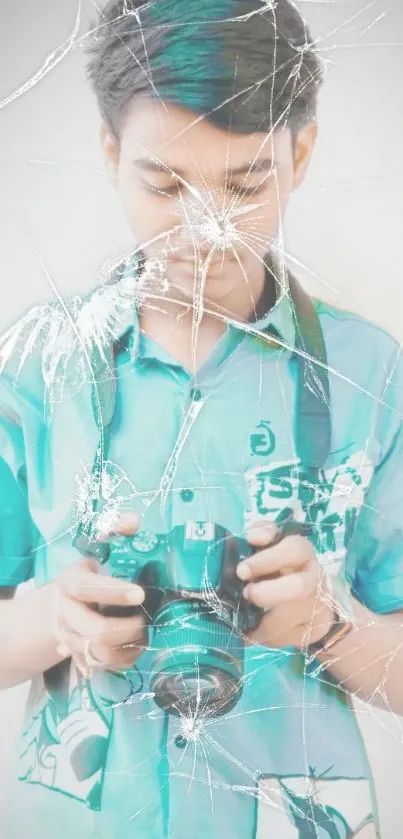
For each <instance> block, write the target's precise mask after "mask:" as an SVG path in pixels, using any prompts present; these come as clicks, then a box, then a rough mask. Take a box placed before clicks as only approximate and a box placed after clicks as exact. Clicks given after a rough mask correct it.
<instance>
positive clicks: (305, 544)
mask: <svg viewBox="0 0 403 839" xmlns="http://www.w3.org/2000/svg"><path fill="white" fill-rule="evenodd" d="M276 533H277V528H276V526H275V525H271V524H267V525H265V524H264V523H263V524H262V522H256V523H255V524H253V525H252V527H251V528H250V530H249V531H248V534H247V539H248V542H249V543H250V544H251V545H253V546H254V547H255V548H261V549H262V550H259V551H257V552H256V553H255V554H254V555H253V556H250V557H248V559H247V560H244V561H243V562H240V563H239V565H238V567H237V574H238V576H239V578H240V579H241V580H243V581H245V588H244V592H243V594H244V597H245V598H246V599H247V600H248V602H250V603H254V604H255V605H256V606H260V607H262V608H263V609H268V610H269V611H268V612H267V613H266V614H265V615H263V617H262V619H261V621H260V623H259V625H258V627H257V628H256V629H255V630H253V632H250V633H249V634H248V635H247V637H246V639H245V640H246V642H249V643H251V644H261V645H263V646H267V647H273V648H277V647H296V648H298V649H304V648H305V647H306V646H307V645H308V644H312V643H314V642H316V641H319V640H320V639H321V638H323V637H324V635H325V634H326V633H327V631H328V630H329V629H330V626H331V624H332V622H333V610H332V607H331V605H329V604H326V603H325V602H324V600H323V595H322V598H321V596H320V593H321V581H322V574H323V572H322V569H321V566H320V564H319V561H318V558H317V556H316V553H315V550H314V548H313V546H312V544H311V543H310V542H309V540H308V539H306V538H305V537H303V536H288V537H285V538H284V539H283V540H282V541H281V542H279V543H278V544H276V545H273V546H271V547H270V545H271V542H273V541H274V539H275V537H276Z"/></svg>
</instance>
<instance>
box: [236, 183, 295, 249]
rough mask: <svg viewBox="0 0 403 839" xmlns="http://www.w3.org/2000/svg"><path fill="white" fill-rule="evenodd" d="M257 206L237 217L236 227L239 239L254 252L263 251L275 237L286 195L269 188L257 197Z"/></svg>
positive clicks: (285, 204) (282, 214) (284, 207)
mask: <svg viewBox="0 0 403 839" xmlns="http://www.w3.org/2000/svg"><path fill="white" fill-rule="evenodd" d="M254 203H255V204H256V205H257V206H256V207H255V208H254V209H252V210H251V211H250V213H247V214H245V216H243V217H241V218H240V219H238V221H237V224H236V228H237V230H238V233H239V235H240V237H241V239H243V238H244V241H245V243H247V244H248V245H249V246H250V247H253V249H254V251H255V252H260V251H264V250H265V247H266V246H267V245H268V244H270V241H271V240H273V239H275V238H276V236H277V234H278V230H279V227H280V223H281V220H282V218H283V216H284V213H285V210H286V207H287V203H288V195H287V194H285V193H282V192H280V191H277V190H276V189H275V188H274V189H271V190H270V191H269V192H268V193H267V194H265V195H264V197H260V196H259V197H257V198H256V202H254Z"/></svg>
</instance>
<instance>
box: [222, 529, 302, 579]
mask: <svg viewBox="0 0 403 839" xmlns="http://www.w3.org/2000/svg"><path fill="white" fill-rule="evenodd" d="M314 559H315V551H314V549H313V547H312V545H311V543H310V542H309V541H308V540H307V539H304V538H303V537H302V536H289V537H288V538H287V539H283V541H282V542H279V543H278V544H277V545H274V546H273V547H271V548H266V549H265V550H262V551H258V552H257V553H256V554H253V556H250V557H248V559H246V560H243V561H242V562H240V563H239V565H238V566H237V569H236V570H237V575H238V577H239V578H240V579H241V580H253V579H259V578H260V577H267V576H268V575H270V574H275V573H276V572H279V573H280V574H281V573H282V574H287V573H290V572H292V571H298V570H299V569H301V568H303V567H304V566H305V565H306V564H307V563H308V562H310V561H312V560H314Z"/></svg>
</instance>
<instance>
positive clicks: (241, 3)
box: [87, 0, 323, 138]
mask: <svg viewBox="0 0 403 839" xmlns="http://www.w3.org/2000/svg"><path fill="white" fill-rule="evenodd" d="M87 54H88V57H89V61H88V65H87V75H88V78H89V79H90V81H91V83H92V86H93V89H94V91H95V94H96V97H97V101H98V106H99V109H100V112H101V116H102V118H103V120H104V122H105V123H106V124H107V125H108V127H109V128H110V129H111V130H112V132H113V133H114V135H115V137H116V138H119V134H120V130H121V128H122V123H123V120H124V116H125V112H126V109H127V106H128V105H129V103H130V102H131V101H132V99H133V98H135V97H136V96H144V95H146V96H151V97H159V98H161V99H162V100H164V101H166V102H168V101H169V102H172V103H174V104H177V105H181V106H182V107H184V108H187V109H189V110H192V111H194V112H197V113H198V114H204V115H205V116H206V117H207V119H209V120H210V121H211V122H212V123H214V124H215V125H217V126H219V127H221V128H225V129H227V130H231V131H234V132H243V133H252V132H254V131H271V130H277V129H278V130H280V129H281V128H284V127H286V126H287V127H290V128H291V131H292V133H293V135H294V136H295V135H296V133H297V132H298V130H299V128H300V127H302V126H303V125H304V124H306V123H307V122H309V121H311V120H313V119H315V117H316V108H317V94H318V90H319V87H320V85H321V83H322V79H323V66H322V62H321V61H320V59H319V56H318V53H317V51H316V49H315V47H314V43H313V40H312V37H311V34H310V32H309V29H308V27H307V25H306V23H305V21H304V20H303V19H302V17H301V15H300V13H299V12H298V11H297V9H296V7H295V6H294V5H293V3H291V2H290V1H289V0H271V2H270V0H266V2H265V1H264V0H153V2H149V3H144V2H139V0H109V2H108V3H107V4H106V6H105V7H104V8H103V10H102V12H100V14H99V17H98V20H97V21H95V23H94V25H93V27H92V30H91V32H90V33H89V41H88V45H87Z"/></svg>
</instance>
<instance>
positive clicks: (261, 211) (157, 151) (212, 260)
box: [101, 99, 316, 303]
mask: <svg viewBox="0 0 403 839" xmlns="http://www.w3.org/2000/svg"><path fill="white" fill-rule="evenodd" d="M315 137H316V125H315V124H313V123H312V124H309V125H307V126H306V127H304V128H303V129H301V131H300V132H299V135H298V138H297V140H296V142H295V143H294V145H293V143H292V138H291V132H290V131H289V130H288V129H287V130H284V131H279V132H276V133H274V134H272V135H269V134H264V133H254V134H235V133H230V132H228V131H224V130H222V129H219V128H217V127H215V126H214V125H212V124H211V123H210V122H208V121H207V120H206V119H203V118H198V117H197V116H196V115H195V114H194V113H192V112H190V111H187V110H184V109H182V108H180V107H178V106H176V105H171V104H167V103H161V102H157V101H152V100H148V99H141V100H135V101H133V103H132V104H131V106H130V107H129V109H128V112H127V114H126V118H125V121H124V125H123V128H122V131H121V135H120V142H119V143H118V142H117V141H116V140H115V139H114V137H113V135H112V134H111V132H110V131H109V130H108V129H107V128H106V127H105V126H102V129H101V142H102V147H103V151H104V154H105V158H106V163H107V169H108V172H109V175H110V176H111V178H112V180H113V182H114V184H115V186H116V189H117V191H118V194H119V196H120V198H121V200H122V203H123V207H124V211H125V214H126V217H127V220H128V223H129V226H130V228H131V231H132V233H133V236H134V239H135V242H136V244H137V245H138V246H140V247H141V248H142V250H143V251H144V253H145V255H146V257H147V259H148V260H150V261H151V265H152V264H153V263H154V264H155V265H156V266H158V269H159V276H160V277H161V275H163V277H164V280H165V284H164V287H165V289H172V290H173V296H174V297H176V298H177V297H178V294H179V295H180V296H181V297H185V298H187V299H188V298H189V297H191V296H193V295H194V294H195V293H196V292H197V291H199V292H200V288H202V293H203V297H204V298H205V299H206V300H209V301H211V302H212V303H214V302H215V303H223V302H224V301H225V300H226V299H227V298H228V297H229V296H230V295H231V293H233V292H234V290H235V289H238V291H239V287H240V285H241V284H242V285H243V286H244V285H245V283H246V284H248V285H250V287H251V288H252V291H253V278H256V277H259V279H261V276H262V273H263V272H262V268H261V266H262V259H263V258H264V256H265V254H267V252H268V251H270V250H271V249H274V252H275V251H276V247H277V245H276V240H278V233H279V230H280V227H281V222H282V219H283V216H284V212H285V209H286V206H287V202H288V199H289V196H290V194H291V192H292V191H293V189H295V188H296V187H297V186H298V185H299V184H300V183H301V181H302V179H303V177H304V174H305V172H306V169H307V167H308V164H309V160H310V157H311V153H312V149H313V145H314V142H315ZM161 272H162V274H161Z"/></svg>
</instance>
